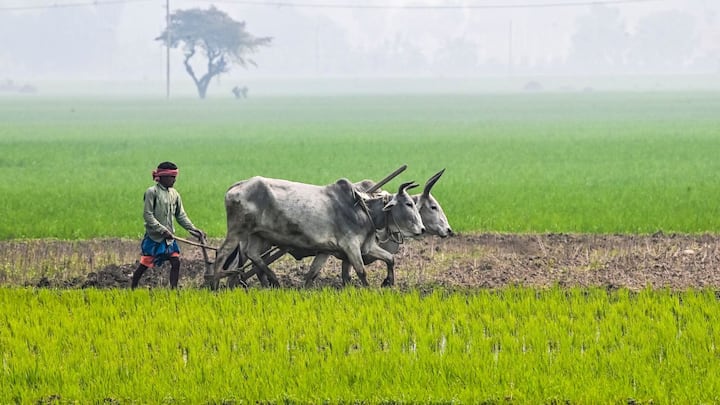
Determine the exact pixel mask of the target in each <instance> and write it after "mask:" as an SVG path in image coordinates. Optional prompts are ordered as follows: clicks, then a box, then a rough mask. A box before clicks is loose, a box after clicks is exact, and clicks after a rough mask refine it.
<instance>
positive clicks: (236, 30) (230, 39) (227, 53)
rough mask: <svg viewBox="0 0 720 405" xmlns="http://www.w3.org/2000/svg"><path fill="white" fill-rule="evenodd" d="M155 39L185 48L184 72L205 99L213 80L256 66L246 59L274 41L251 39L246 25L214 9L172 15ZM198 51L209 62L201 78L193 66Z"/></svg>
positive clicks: (180, 11) (270, 39)
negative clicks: (237, 67) (236, 67)
mask: <svg viewBox="0 0 720 405" xmlns="http://www.w3.org/2000/svg"><path fill="white" fill-rule="evenodd" d="M155 39H156V40H157V41H162V42H163V43H165V45H166V46H169V47H171V48H177V47H179V46H182V49H183V52H184V55H185V58H184V60H183V63H184V64H185V70H186V71H187V72H188V74H189V75H190V77H191V78H192V79H193V81H194V82H195V86H196V87H197V89H198V95H199V96H200V98H202V99H204V98H205V96H206V94H207V88H208V85H209V84H210V81H211V80H212V78H213V77H215V76H218V75H220V74H222V73H225V72H227V71H229V69H230V66H231V65H232V64H238V65H240V66H242V67H247V66H248V65H249V64H250V65H253V66H257V65H256V63H255V62H254V61H253V60H252V59H249V58H248V57H247V55H248V54H250V53H254V52H256V51H257V50H258V49H259V48H260V47H261V46H269V45H270V43H271V42H272V37H255V36H253V35H251V34H250V33H248V32H247V31H246V30H245V22H244V21H235V20H233V19H232V18H231V17H230V16H229V15H227V14H226V13H225V12H223V11H220V10H218V9H217V8H215V7H214V6H211V7H210V8H209V9H207V10H202V9H199V8H193V9H189V10H178V11H176V12H174V13H172V14H171V15H170V25H169V27H167V28H166V29H165V30H164V31H163V33H162V34H161V35H160V36H159V37H157V38H155ZM198 51H199V52H200V53H202V54H204V57H205V58H206V59H207V71H206V72H205V74H203V75H202V76H199V77H198V74H196V73H195V70H194V68H193V65H192V62H193V59H192V58H193V57H194V56H195V55H196V54H198Z"/></svg>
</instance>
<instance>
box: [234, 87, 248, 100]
mask: <svg viewBox="0 0 720 405" xmlns="http://www.w3.org/2000/svg"><path fill="white" fill-rule="evenodd" d="M232 92H233V94H234V95H235V98H238V99H240V98H247V92H248V88H247V86H242V87H239V86H235V87H233V89H232Z"/></svg>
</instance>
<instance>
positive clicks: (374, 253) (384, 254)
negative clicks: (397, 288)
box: [366, 245, 395, 287]
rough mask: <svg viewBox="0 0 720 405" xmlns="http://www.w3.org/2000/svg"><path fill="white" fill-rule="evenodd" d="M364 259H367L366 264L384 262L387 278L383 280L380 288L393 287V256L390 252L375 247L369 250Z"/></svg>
mask: <svg viewBox="0 0 720 405" xmlns="http://www.w3.org/2000/svg"><path fill="white" fill-rule="evenodd" d="M366 258H367V259H368V262H372V261H374V260H382V261H384V262H385V264H386V265H387V276H386V277H385V280H383V282H382V286H383V287H392V286H393V285H395V258H393V255H392V254H391V253H390V252H388V251H387V250H385V249H383V248H381V247H380V246H377V245H375V246H372V247H371V248H370V250H369V251H368V253H367V255H366Z"/></svg>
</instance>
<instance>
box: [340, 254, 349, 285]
mask: <svg viewBox="0 0 720 405" xmlns="http://www.w3.org/2000/svg"><path fill="white" fill-rule="evenodd" d="M340 276H341V277H342V283H343V285H344V286H345V285H348V284H350V281H351V280H350V263H349V262H348V261H347V260H343V261H342V272H341V275H340Z"/></svg>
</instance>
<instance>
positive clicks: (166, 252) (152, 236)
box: [130, 162, 205, 289]
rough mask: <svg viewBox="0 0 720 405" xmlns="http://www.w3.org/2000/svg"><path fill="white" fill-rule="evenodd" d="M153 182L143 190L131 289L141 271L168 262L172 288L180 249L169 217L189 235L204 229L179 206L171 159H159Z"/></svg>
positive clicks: (138, 279)
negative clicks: (142, 223) (141, 231)
mask: <svg viewBox="0 0 720 405" xmlns="http://www.w3.org/2000/svg"><path fill="white" fill-rule="evenodd" d="M152 175H153V179H154V180H155V182H156V184H155V185H154V186H152V187H149V188H148V189H147V190H146V191H145V196H144V197H143V198H144V200H145V211H144V212H143V218H144V220H145V236H144V237H143V241H142V244H141V250H142V256H141V257H140V264H139V265H138V267H137V269H136V270H135V272H134V273H133V277H132V284H131V285H130V287H131V288H135V287H137V285H138V282H139V281H140V277H142V275H143V273H145V270H147V269H148V268H151V267H155V266H161V265H162V264H163V263H164V262H165V261H166V260H168V261H170V266H171V267H170V287H171V288H173V289H174V288H176V287H177V284H178V279H179V278H180V248H179V247H178V244H177V241H176V240H175V239H174V234H175V228H174V226H173V218H175V219H176V220H177V222H178V223H179V224H180V225H181V226H182V227H183V228H185V229H186V230H187V231H188V232H190V234H191V235H193V236H195V237H197V238H204V237H205V232H203V231H201V230H200V229H198V228H196V227H195V225H193V223H192V222H191V221H190V218H188V216H187V214H186V213H185V209H184V208H183V204H182V199H181V198H180V194H179V193H178V192H177V190H175V189H174V188H173V185H175V179H176V178H177V175H178V168H177V166H176V165H175V164H174V163H172V162H162V163H160V164H159V165H158V167H157V169H155V170H153V172H152Z"/></svg>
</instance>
